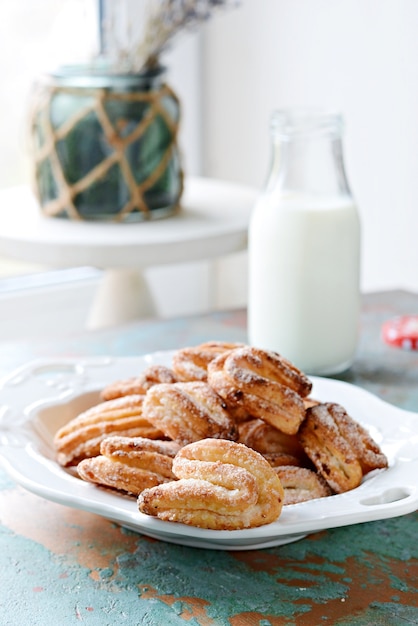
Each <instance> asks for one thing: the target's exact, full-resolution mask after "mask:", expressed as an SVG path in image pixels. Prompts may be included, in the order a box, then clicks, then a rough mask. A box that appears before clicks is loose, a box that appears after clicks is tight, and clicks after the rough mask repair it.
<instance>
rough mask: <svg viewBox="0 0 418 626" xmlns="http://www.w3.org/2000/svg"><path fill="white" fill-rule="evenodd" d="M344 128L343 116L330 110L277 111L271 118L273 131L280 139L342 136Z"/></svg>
mask: <svg viewBox="0 0 418 626" xmlns="http://www.w3.org/2000/svg"><path fill="white" fill-rule="evenodd" d="M343 127H344V123H343V117H342V114H341V113H340V112H339V111H334V110H330V109H322V108H292V109H277V110H276V111H274V112H273V114H272V117H271V130H272V132H273V134H274V135H275V136H278V137H289V136H295V135H297V136H301V135H313V134H327V135H330V134H331V135H341V133H342V132H343Z"/></svg>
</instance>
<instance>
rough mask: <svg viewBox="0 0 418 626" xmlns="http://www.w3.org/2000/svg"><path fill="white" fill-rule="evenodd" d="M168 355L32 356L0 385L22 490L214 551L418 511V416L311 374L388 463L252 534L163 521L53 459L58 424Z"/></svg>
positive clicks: (5, 438) (319, 392) (3, 428)
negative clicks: (365, 431) (115, 384)
mask: <svg viewBox="0 0 418 626" xmlns="http://www.w3.org/2000/svg"><path fill="white" fill-rule="evenodd" d="M171 357H172V352H159V353H154V354H150V355H147V356H144V357H140V358H123V359H113V358H86V359H78V360H71V359H63V360H53V361H52V360H45V361H35V362H32V363H29V364H28V365H26V366H24V367H22V368H20V369H19V370H17V371H15V372H13V373H12V374H11V375H9V376H8V377H6V378H5V379H3V381H1V383H0V404H1V407H0V461H2V462H3V464H4V466H5V468H6V469H7V471H8V472H9V473H10V475H11V476H12V478H13V479H14V480H15V481H16V482H17V483H19V484H20V485H22V486H23V487H25V488H26V489H28V490H30V491H32V492H34V493H36V494H38V495H40V496H42V497H44V498H47V499H49V500H53V501H55V502H59V503H61V504H65V505H67V506H71V507H74V508H78V509H83V510H86V511H90V512H92V513H96V514H99V515H102V516H103V517H106V518H108V519H110V520H113V521H115V522H118V523H120V524H121V525H123V526H126V527H128V528H130V529H133V530H134V531H137V532H139V533H142V534H144V535H147V536H150V537H154V538H156V539H161V540H164V541H168V542H172V543H177V544H182V545H187V546H193V547H199V548H210V549H217V550H250V549H260V548H266V547H271V546H278V545H282V544H286V543H290V542H292V541H296V540H298V539H300V538H302V537H304V536H305V535H307V534H309V533H312V532H315V531H318V530H323V529H326V528H333V527H337V526H346V525H349V524H357V523H359V522H368V521H372V520H378V519H384V518H390V517H396V516H399V515H405V514H406V513H410V512H412V511H414V510H416V509H417V508H418V506H417V505H418V414H415V413H411V412H408V411H404V410H401V409H399V408H396V407H394V406H391V405H389V404H387V403H385V402H383V401H382V400H379V399H378V398H376V397H375V396H373V395H371V394H370V393H368V392H366V391H364V390H362V389H360V388H358V387H354V386H352V385H349V384H347V383H343V382H340V381H335V380H331V379H323V378H315V377H312V378H311V380H312V381H313V383H314V388H313V396H314V397H315V398H318V399H320V400H323V401H327V402H339V403H340V404H342V405H343V406H344V407H345V408H346V409H347V411H348V412H349V413H350V415H352V417H353V418H355V419H356V420H357V421H359V422H360V423H361V424H363V426H365V427H366V428H367V429H368V430H369V432H370V433H371V434H372V436H373V437H374V439H375V440H376V441H377V442H378V443H379V445H380V446H381V448H382V450H383V451H384V452H385V454H386V455H387V457H388V459H389V468H388V469H387V470H381V471H375V472H372V473H371V474H369V475H368V476H367V477H366V478H365V480H364V481H363V483H362V484H361V485H360V486H359V487H358V488H357V489H354V490H352V491H350V492H348V493H344V494H341V495H335V496H331V497H328V498H321V499H318V500H312V501H309V502H304V503H300V504H294V505H290V506H286V507H284V508H283V511H282V514H281V515H280V517H279V519H278V520H277V521H276V522H274V523H272V524H268V525H265V526H261V527H259V528H253V529H250V530H235V531H212V530H205V529H200V528H194V527H191V526H185V525H183V524H177V523H172V522H163V521H160V520H158V519H154V518H152V517H149V516H147V515H143V514H142V513H140V512H139V511H138V509H137V504H136V501H135V499H133V498H128V497H123V496H119V495H117V494H114V493H112V492H110V491H108V490H105V489H101V488H99V487H95V486H94V485H92V484H89V483H86V482H84V481H82V480H80V479H79V478H77V477H76V476H75V475H74V474H73V473H71V471H67V470H65V469H63V468H61V467H60V466H59V465H58V464H57V463H56V462H55V460H54V450H53V445H52V440H53V436H54V433H55V432H56V430H57V429H58V428H59V427H60V426H61V425H62V424H64V423H65V422H67V421H68V420H69V419H72V418H73V417H75V416H76V415H77V414H78V413H80V412H81V411H83V410H85V409H87V408H88V407H89V406H92V405H93V404H96V403H97V402H98V400H99V391H100V389H101V388H103V386H104V385H105V384H107V383H109V382H112V381H115V380H120V379H123V378H129V377H131V376H135V375H136V374H137V373H139V372H140V371H141V370H142V369H144V368H145V367H146V366H148V365H149V364H151V363H161V364H165V365H169V364H170V363H171Z"/></svg>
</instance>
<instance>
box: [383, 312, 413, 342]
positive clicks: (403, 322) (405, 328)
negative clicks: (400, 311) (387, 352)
mask: <svg viewBox="0 0 418 626" xmlns="http://www.w3.org/2000/svg"><path fill="white" fill-rule="evenodd" d="M382 337H383V340H384V341H385V342H386V343H387V344H389V345H390V346H396V347H397V348H403V349H404V350H418V315H401V316H400V317H395V318H393V319H391V320H388V321H387V322H385V323H384V324H383V326H382Z"/></svg>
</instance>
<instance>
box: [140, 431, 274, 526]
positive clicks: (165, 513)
mask: <svg viewBox="0 0 418 626" xmlns="http://www.w3.org/2000/svg"><path fill="white" fill-rule="evenodd" d="M173 472H174V474H175V475H176V476H177V478H178V479H179V480H177V481H175V482H169V483H164V484H161V485H158V486H157V487H152V488H150V489H145V490H144V491H143V492H142V493H141V494H140V496H139V498H138V506H139V510H140V511H141V512H142V513H146V514H147V515H153V516H156V517H158V518H159V519H162V520H165V521H171V522H182V523H184V524H189V525H191V526H197V527H199V528H209V529H213V530H237V529H243V528H255V527H257V526H262V525H263V524H269V523H271V522H274V521H275V520H277V518H278V517H279V515H280V513H281V510H282V506H283V495H284V494H283V488H282V486H281V483H280V480H279V478H278V476H277V474H276V472H275V471H274V469H273V468H272V467H271V466H270V465H269V463H268V462H267V461H266V460H265V459H264V458H263V457H262V456H261V455H260V454H259V453H258V452H256V451H255V450H252V449H251V448H248V447H247V446H245V445H244V444H240V443H235V442H233V441H227V440H223V439H204V440H202V441H197V442H195V443H191V444H189V445H187V446H185V447H184V448H182V449H181V450H180V451H179V452H178V453H177V455H176V457H175V458H174V461H173Z"/></svg>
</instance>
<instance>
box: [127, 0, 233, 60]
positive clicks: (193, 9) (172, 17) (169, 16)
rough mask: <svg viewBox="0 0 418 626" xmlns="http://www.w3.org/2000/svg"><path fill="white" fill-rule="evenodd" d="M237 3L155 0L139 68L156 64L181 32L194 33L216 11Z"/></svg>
mask: <svg viewBox="0 0 418 626" xmlns="http://www.w3.org/2000/svg"><path fill="white" fill-rule="evenodd" d="M238 4H239V0H158V1H155V2H154V3H153V6H152V8H151V10H150V12H149V16H148V20H147V22H146V26H145V36H144V40H143V42H142V43H141V44H140V46H139V47H138V51H137V59H138V60H140V61H139V64H140V66H141V67H136V68H135V69H136V70H137V71H138V70H139V69H143V68H150V67H153V66H155V65H157V64H158V63H159V59H160V56H161V54H162V53H163V52H165V51H166V50H167V48H168V47H169V46H170V45H171V43H172V42H173V40H174V38H176V37H177V36H178V35H179V34H180V33H181V32H182V31H184V30H189V31H190V30H193V29H194V28H196V27H197V26H198V25H199V24H200V23H202V22H204V21H207V20H208V19H209V18H210V17H211V16H212V13H213V12H214V11H215V10H218V9H220V8H227V7H229V6H237V5H238Z"/></svg>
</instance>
